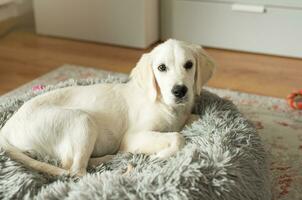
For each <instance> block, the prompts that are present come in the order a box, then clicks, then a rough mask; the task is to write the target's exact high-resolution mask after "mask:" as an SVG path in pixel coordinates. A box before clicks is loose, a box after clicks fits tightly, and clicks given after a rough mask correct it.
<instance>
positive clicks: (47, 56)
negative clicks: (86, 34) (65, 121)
mask: <svg viewBox="0 0 302 200" xmlns="http://www.w3.org/2000/svg"><path fill="white" fill-rule="evenodd" d="M149 50H150V49H149ZM146 51H148V50H146ZM207 51H208V52H209V54H210V55H211V56H212V57H213V58H214V59H215V60H216V61H217V63H218V64H219V68H218V69H217V71H216V74H215V76H214V78H213V79H212V80H211V81H210V82H209V85H210V86H213V87H218V88H228V89H232V90H239V91H244V92H249V93H256V94H262V95H267V96H275V97H281V98H283V97H286V95H287V94H288V93H290V92H291V91H293V90H296V89H299V88H300V89H301V88H302V60H301V59H290V58H281V57H274V56H267V55H257V54H250V53H242V52H234V51H225V50H217V49H207ZM143 52H145V51H144V50H138V49H131V48H124V47H117V46H110V45H104V44H96V43H89V42H80V41H74V40H67V39H59V38H51V37H45V36H37V35H35V34H34V33H32V32H27V31H14V32H12V33H10V34H8V35H6V36H5V37H3V38H0V95H1V94H4V93H6V92H8V91H10V90H12V89H14V88H16V87H18V86H20V85H22V84H24V83H26V82H28V81H31V80H33V79H35V78H37V77H38V76H41V75H42V74H45V73H47V72H49V71H51V70H53V69H55V68H57V67H59V66H61V65H63V64H65V63H70V64H76V65H83V66H92V67H95V68H100V69H106V70H112V71H117V72H126V73H128V72H130V70H131V69H132V67H133V66H134V65H135V63H136V62H137V60H138V59H139V57H140V56H141V54H142V53H143Z"/></svg>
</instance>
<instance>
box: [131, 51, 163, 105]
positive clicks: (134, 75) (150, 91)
mask: <svg viewBox="0 0 302 200" xmlns="http://www.w3.org/2000/svg"><path fill="white" fill-rule="evenodd" d="M130 78H131V79H133V81H135V82H136V83H137V84H138V86H139V87H140V88H142V89H143V90H144V91H145V92H146V93H147V95H148V96H149V98H150V99H151V101H153V102H154V101H156V98H157V87H156V80H155V76H154V72H153V69H152V66H151V59H150V54H143V56H142V57H141V58H140V60H139V61H138V63H137V64H136V66H135V68H134V69H133V70H132V71H131V74H130Z"/></svg>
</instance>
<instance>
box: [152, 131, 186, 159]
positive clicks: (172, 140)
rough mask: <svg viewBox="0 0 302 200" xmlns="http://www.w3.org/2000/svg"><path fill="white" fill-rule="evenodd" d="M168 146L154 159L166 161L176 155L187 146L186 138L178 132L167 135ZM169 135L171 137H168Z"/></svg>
mask: <svg viewBox="0 0 302 200" xmlns="http://www.w3.org/2000/svg"><path fill="white" fill-rule="evenodd" d="M166 134H167V142H168V145H167V147H166V148H164V149H162V150H160V151H159V152H157V153H156V154H155V155H153V156H152V157H155V158H159V159H166V158H168V157H170V156H172V155H175V154H176V153H177V152H178V151H179V150H180V149H182V148H183V147H184V145H185V138H184V137H183V136H182V135H181V134H180V133H177V132H172V133H166ZM168 134H169V135H168Z"/></svg>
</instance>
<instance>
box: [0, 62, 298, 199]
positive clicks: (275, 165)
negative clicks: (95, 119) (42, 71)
mask: <svg viewBox="0 0 302 200" xmlns="http://www.w3.org/2000/svg"><path fill="white" fill-rule="evenodd" d="M113 74H114V75H115V76H119V77H121V78H122V79H124V80H127V75H125V74H119V73H113V72H108V71H103V70H96V69H93V68H87V67H80V66H73V65H64V66H62V67H61V68H58V69H57V70H55V71H53V72H50V73H48V74H46V75H44V76H42V77H40V78H38V79H36V80H34V81H32V82H30V83H28V84H26V85H24V86H22V87H20V88H18V89H16V90H14V91H12V92H10V93H7V94H5V95H3V96H0V102H1V101H3V100H5V99H7V98H10V97H12V96H17V95H20V94H22V93H24V92H26V91H27V90H30V89H34V90H39V89H40V88H43V86H44V85H49V84H57V83H58V82H60V81H65V80H67V79H76V80H79V79H87V78H92V79H93V78H96V77H100V78H102V77H104V78H105V77H108V76H112V75H113ZM206 89H207V90H209V91H211V92H213V93H216V94H218V95H219V96H221V97H223V98H226V99H230V100H232V101H233V102H234V103H235V104H236V105H237V106H238V108H239V110H240V111H241V112H242V113H244V115H245V116H246V117H247V118H248V119H250V120H251V121H253V122H254V124H255V126H256V127H257V129H258V131H259V134H260V135H261V137H262V139H263V141H264V142H265V144H266V147H267V149H268V151H269V152H270V153H271V172H272V190H273V194H274V198H273V199H275V200H295V199H302V170H301V167H302V111H295V110H292V109H290V108H289V107H288V106H287V103H286V101H285V100H283V99H278V98H272V97H264V96H258V95H252V94H246V93H240V92H234V91H229V90H223V89H214V88H206Z"/></svg>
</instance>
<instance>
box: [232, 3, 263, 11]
mask: <svg viewBox="0 0 302 200" xmlns="http://www.w3.org/2000/svg"><path fill="white" fill-rule="evenodd" d="M232 10H233V11H241V12H252V13H265V11H266V10H265V7H264V6H256V5H245V4H233V5H232Z"/></svg>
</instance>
